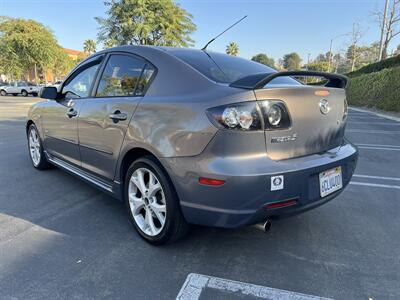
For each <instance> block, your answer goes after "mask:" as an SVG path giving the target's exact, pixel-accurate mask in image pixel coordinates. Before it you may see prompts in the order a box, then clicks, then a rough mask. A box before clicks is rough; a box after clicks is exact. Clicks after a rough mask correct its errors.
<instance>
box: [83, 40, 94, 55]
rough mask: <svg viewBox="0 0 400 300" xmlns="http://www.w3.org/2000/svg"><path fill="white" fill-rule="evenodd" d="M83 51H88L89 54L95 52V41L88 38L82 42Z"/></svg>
mask: <svg viewBox="0 0 400 300" xmlns="http://www.w3.org/2000/svg"><path fill="white" fill-rule="evenodd" d="M83 51H84V52H85V53H88V54H89V55H90V54H93V53H95V52H96V42H95V41H94V40H90V39H88V40H86V41H85V42H84V43H83Z"/></svg>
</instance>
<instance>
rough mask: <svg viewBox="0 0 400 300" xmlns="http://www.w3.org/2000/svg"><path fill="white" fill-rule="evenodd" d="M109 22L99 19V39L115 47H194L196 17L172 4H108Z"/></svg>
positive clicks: (149, 0)
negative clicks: (194, 18)
mask: <svg viewBox="0 0 400 300" xmlns="http://www.w3.org/2000/svg"><path fill="white" fill-rule="evenodd" d="M104 4H105V5H106V6H107V7H108V10H107V12H106V13H107V18H101V17H97V18H95V19H96V21H97V22H98V23H99V24H100V30H99V33H98V39H99V41H101V42H105V41H109V42H110V43H112V44H113V45H133V44H136V45H160V46H174V47H179V46H183V47H187V46H191V45H193V40H192V39H191V38H190V34H191V33H192V32H193V31H195V30H196V26H195V25H194V24H193V22H192V18H193V16H192V15H191V14H189V13H188V12H187V11H185V10H184V9H183V8H181V7H180V6H179V5H177V4H175V3H174V2H173V1H172V0H163V1H159V0H107V1H105V2H104Z"/></svg>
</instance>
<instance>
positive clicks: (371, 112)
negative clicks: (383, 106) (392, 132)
mask: <svg viewBox="0 0 400 300" xmlns="http://www.w3.org/2000/svg"><path fill="white" fill-rule="evenodd" d="M349 109H350V110H354V111H358V112H363V113H368V114H373V115H375V116H378V117H381V118H385V119H389V120H392V121H396V122H400V118H398V117H394V116H389V115H387V114H383V113H378V112H375V111H372V110H368V109H363V108H359V107H354V106H349Z"/></svg>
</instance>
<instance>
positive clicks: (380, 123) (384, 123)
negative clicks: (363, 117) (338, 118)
mask: <svg viewBox="0 0 400 300" xmlns="http://www.w3.org/2000/svg"><path fill="white" fill-rule="evenodd" d="M347 124H368V125H385V126H386V125H389V126H400V123H391V122H358V121H349V122H347Z"/></svg>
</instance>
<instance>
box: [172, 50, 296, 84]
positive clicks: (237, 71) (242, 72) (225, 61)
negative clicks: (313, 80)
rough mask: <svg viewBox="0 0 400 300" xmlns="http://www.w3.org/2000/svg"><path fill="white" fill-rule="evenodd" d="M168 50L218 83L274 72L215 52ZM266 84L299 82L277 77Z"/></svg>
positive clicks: (255, 63)
mask: <svg viewBox="0 0 400 300" xmlns="http://www.w3.org/2000/svg"><path fill="white" fill-rule="evenodd" d="M169 52H171V53H172V54H173V55H175V56H176V57H178V58H179V59H181V60H183V61H184V62H186V63H187V64H189V65H191V66H192V67H193V68H195V69H196V70H197V71H199V72H200V73H202V74H203V75H205V76H207V77H208V78H210V79H211V80H214V81H216V82H220V83H232V82H234V81H236V80H238V79H240V78H243V77H245V76H248V75H253V74H258V73H275V72H276V70H275V69H273V68H270V67H268V66H266V65H263V64H260V63H257V62H254V61H251V60H247V59H244V58H240V57H235V56H230V55H226V54H221V53H216V52H208V51H207V52H205V51H195V50H187V49H174V50H169ZM268 85H300V83H299V82H298V81H297V80H295V79H293V78H290V77H278V78H276V79H274V80H272V81H271V82H270V83H269V84H268Z"/></svg>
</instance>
